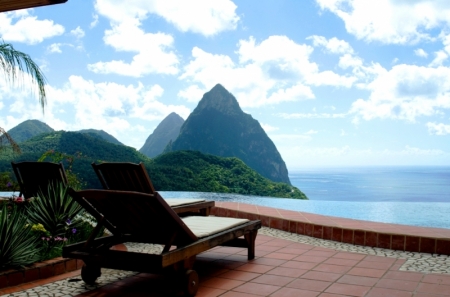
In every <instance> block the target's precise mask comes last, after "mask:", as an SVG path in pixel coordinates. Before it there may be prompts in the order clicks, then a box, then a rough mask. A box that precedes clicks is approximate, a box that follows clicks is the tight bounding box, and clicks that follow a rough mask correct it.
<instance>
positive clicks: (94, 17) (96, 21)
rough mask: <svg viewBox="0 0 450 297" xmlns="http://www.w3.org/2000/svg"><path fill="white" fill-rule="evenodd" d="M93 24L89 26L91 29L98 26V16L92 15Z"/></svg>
mask: <svg viewBox="0 0 450 297" xmlns="http://www.w3.org/2000/svg"><path fill="white" fill-rule="evenodd" d="M92 19H93V20H92V22H91V23H90V24H89V27H90V28H91V29H92V28H94V27H95V26H97V24H98V14H94V15H92Z"/></svg>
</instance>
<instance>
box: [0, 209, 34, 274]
mask: <svg viewBox="0 0 450 297" xmlns="http://www.w3.org/2000/svg"><path fill="white" fill-rule="evenodd" d="M39 250H40V248H39V237H38V236H36V235H35V234H34V233H33V232H32V228H31V226H30V225H28V222H27V217H26V216H25V214H24V212H22V211H21V210H20V209H19V208H18V207H17V205H14V204H12V205H11V204H10V205H7V204H6V203H5V204H3V205H2V206H1V208H0V268H2V269H3V268H6V267H23V266H25V265H29V264H32V263H34V262H36V261H39Z"/></svg>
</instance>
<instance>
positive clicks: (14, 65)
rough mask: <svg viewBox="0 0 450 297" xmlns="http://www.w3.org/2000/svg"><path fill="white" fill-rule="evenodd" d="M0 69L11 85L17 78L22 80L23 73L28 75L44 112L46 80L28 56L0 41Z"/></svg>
mask: <svg viewBox="0 0 450 297" xmlns="http://www.w3.org/2000/svg"><path fill="white" fill-rule="evenodd" d="M0 68H1V69H2V70H3V71H4V73H5V76H6V78H7V79H8V80H10V82H12V83H15V82H16V81H17V80H18V79H19V78H23V73H24V72H26V73H28V74H29V75H30V76H31V81H32V82H33V83H34V84H36V85H37V87H38V89H39V103H40V104H41V107H42V111H44V106H45V104H46V103H47V95H46V92H45V85H46V82H47V80H46V78H45V76H44V73H42V71H41V69H40V68H39V66H38V65H37V64H36V63H35V62H34V61H33V60H32V59H31V57H30V56H29V55H27V54H25V53H23V52H20V51H17V50H15V49H14V47H13V46H12V45H11V44H9V43H5V42H4V41H0Z"/></svg>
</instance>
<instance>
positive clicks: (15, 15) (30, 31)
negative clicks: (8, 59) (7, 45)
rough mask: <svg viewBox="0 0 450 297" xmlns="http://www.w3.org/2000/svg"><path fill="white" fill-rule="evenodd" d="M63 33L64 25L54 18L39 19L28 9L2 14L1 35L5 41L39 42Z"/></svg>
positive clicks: (0, 19)
mask: <svg viewBox="0 0 450 297" xmlns="http://www.w3.org/2000/svg"><path fill="white" fill-rule="evenodd" d="M63 33H64V27H63V26H61V25H59V24H55V23H54V22H53V21H52V20H38V19H37V17H35V16H31V15H30V14H29V12H28V10H21V11H18V12H6V13H1V14H0V36H2V38H3V39H4V40H5V41H12V42H23V43H28V44H37V43H40V42H42V41H44V39H48V38H51V37H54V36H58V35H61V34H63Z"/></svg>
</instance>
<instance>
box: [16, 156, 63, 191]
mask: <svg viewBox="0 0 450 297" xmlns="http://www.w3.org/2000/svg"><path fill="white" fill-rule="evenodd" d="M11 166H12V168H13V170H14V174H15V175H16V178H17V182H18V183H19V187H20V195H21V196H23V197H24V198H25V199H28V198H32V197H35V196H37V194H38V193H39V192H40V191H41V192H42V193H44V194H45V193H46V192H47V191H48V185H49V184H50V183H62V184H63V185H65V186H67V184H68V181H67V176H66V172H65V171H64V165H63V164H62V163H52V162H19V163H15V162H11Z"/></svg>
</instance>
